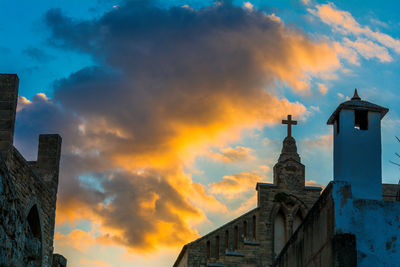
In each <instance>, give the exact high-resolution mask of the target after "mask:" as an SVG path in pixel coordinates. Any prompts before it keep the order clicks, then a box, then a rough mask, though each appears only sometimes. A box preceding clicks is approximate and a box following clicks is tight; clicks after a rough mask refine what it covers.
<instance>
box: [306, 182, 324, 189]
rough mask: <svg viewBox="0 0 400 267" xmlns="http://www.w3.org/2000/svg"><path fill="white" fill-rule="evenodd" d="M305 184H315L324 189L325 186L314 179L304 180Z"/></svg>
mask: <svg viewBox="0 0 400 267" xmlns="http://www.w3.org/2000/svg"><path fill="white" fill-rule="evenodd" d="M305 184H306V186H315V187H321V188H322V189H325V186H323V185H321V184H319V183H317V182H316V181H314V180H308V181H306V183H305Z"/></svg>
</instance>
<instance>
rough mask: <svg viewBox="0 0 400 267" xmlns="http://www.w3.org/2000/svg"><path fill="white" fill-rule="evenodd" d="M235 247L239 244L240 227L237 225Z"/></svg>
mask: <svg viewBox="0 0 400 267" xmlns="http://www.w3.org/2000/svg"><path fill="white" fill-rule="evenodd" d="M234 244H235V246H234V248H235V249H238V245H239V227H238V226H237V225H236V226H235V243H234Z"/></svg>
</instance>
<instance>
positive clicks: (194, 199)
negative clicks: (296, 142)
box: [16, 1, 340, 251]
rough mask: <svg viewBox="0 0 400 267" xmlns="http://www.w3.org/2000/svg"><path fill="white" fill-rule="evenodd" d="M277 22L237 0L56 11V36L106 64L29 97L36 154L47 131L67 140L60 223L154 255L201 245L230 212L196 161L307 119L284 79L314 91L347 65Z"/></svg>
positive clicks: (52, 21)
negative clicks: (207, 225) (200, 228)
mask: <svg viewBox="0 0 400 267" xmlns="http://www.w3.org/2000/svg"><path fill="white" fill-rule="evenodd" d="M277 18H278V17H276V16H271V15H268V14H266V13H264V12H263V11H259V10H256V9H255V8H253V9H249V8H248V7H247V8H243V7H238V6H234V5H233V4H231V3H220V4H218V5H215V6H210V7H204V8H201V9H197V10H195V9H190V8H186V7H172V8H169V9H165V8H164V9H162V8H158V7H155V6H154V5H152V3H151V2H150V1H127V2H123V3H122V4H121V5H120V6H119V7H118V8H116V9H112V10H110V11H109V12H107V13H105V14H104V15H103V16H101V17H99V18H95V19H93V20H83V21H82V20H77V19H74V18H71V17H68V16H66V15H64V13H63V12H62V11H61V10H59V9H52V10H50V11H48V12H47V14H46V16H45V23H46V25H47V27H48V29H49V30H50V33H51V37H50V38H49V39H48V42H49V43H50V44H51V45H52V46H53V47H54V48H58V49H63V50H67V51H77V52H79V53H84V54H88V55H90V56H91V57H92V58H93V60H94V61H95V63H96V64H95V65H94V66H88V67H84V68H82V69H80V70H79V71H77V72H74V73H72V74H71V75H70V76H69V77H67V78H64V79H59V80H57V81H56V82H55V84H54V87H55V91H54V96H53V97H52V98H51V99H50V98H48V97H47V96H45V95H43V94H37V95H35V96H34V97H33V98H32V99H31V100H29V101H28V99H25V98H21V99H20V102H19V105H20V107H19V112H18V115H17V116H18V119H17V133H18V134H17V135H16V140H17V144H18V147H23V150H25V151H24V154H25V155H31V156H32V157H34V155H32V152H31V151H34V149H35V148H33V147H32V144H31V140H35V139H36V136H37V134H38V133H47V132H58V133H60V134H61V135H62V136H63V157H62V162H61V166H62V167H61V175H60V191H59V197H58V206H57V216H56V220H57V224H58V225H61V224H65V223H68V224H71V225H74V224H76V223H77V221H79V220H82V219H86V220H88V221H92V222H95V223H97V224H99V225H100V231H101V236H102V237H103V238H107V239H108V240H109V242H113V243H114V244H119V245H121V246H124V247H127V248H129V249H133V250H136V251H149V250H155V249H159V248H161V247H173V246H180V245H181V244H183V243H185V242H188V241H190V240H193V239H194V238H196V237H198V233H197V231H196V230H195V228H194V225H196V224H198V223H199V222H201V221H204V220H206V218H207V215H208V214H212V213H215V214H226V213H228V212H229V209H228V208H227V207H226V206H225V205H224V204H223V203H221V202H219V201H218V200H217V199H216V198H215V197H214V196H213V194H212V193H210V192H208V191H207V188H206V186H205V185H203V184H201V183H198V182H194V181H193V179H192V177H191V174H190V173H187V172H185V167H186V166H190V165H191V164H192V163H193V161H194V159H195V158H196V157H197V156H199V155H208V152H209V151H210V148H211V147H214V146H215V147H228V146H229V145H230V144H231V142H233V141H237V140H239V139H240V136H241V133H242V131H243V130H245V129H260V128H261V127H263V126H264V125H274V124H276V123H278V122H280V120H281V119H282V118H283V117H285V116H286V115H287V114H288V113H290V114H292V115H293V116H295V117H296V118H303V119H304V118H305V116H306V115H307V113H308V111H307V110H306V108H305V106H304V105H302V104H301V103H298V102H290V101H289V100H288V99H286V98H284V97H282V96H281V95H280V94H279V93H278V92H277V91H276V90H275V85H276V84H277V83H278V82H282V83H284V84H287V85H288V86H290V87H291V88H292V90H293V91H294V92H295V93H299V92H300V93H301V92H306V91H308V90H309V88H310V83H311V81H312V79H313V77H314V76H320V75H323V74H331V73H332V72H334V71H335V70H337V69H338V68H339V67H340V62H339V60H338V57H337V55H336V50H335V49H334V47H333V46H332V44H330V43H326V42H323V41H316V40H313V39H311V38H310V37H308V36H307V35H306V34H304V33H302V32H299V31H296V30H295V29H293V28H287V27H285V26H284V25H283V24H282V23H281V20H280V19H277ZM220 152H221V153H219V155H220V158H221V160H222V161H225V162H227V161H238V160H242V159H245V158H248V157H249V155H250V154H251V150H249V149H246V148H245V147H241V146H237V147H234V148H231V149H222V150H221V151H220ZM259 180H260V178H258V176H256V175H253V174H252V173H251V172H247V173H240V174H237V175H231V176H225V177H224V178H223V179H222V180H221V181H220V182H216V183H214V184H213V185H212V188H211V192H213V193H214V194H227V193H229V194H234V193H241V192H244V191H248V190H250V188H251V189H252V190H254V184H255V182H257V181H259ZM251 203H254V201H250V202H248V203H247V204H246V203H245V204H243V205H244V206H243V207H250V206H251V205H252V204H251ZM70 237H71V239H72V240H76V241H78V240H80V239H82V233H79V232H73V235H71V234H70ZM57 238H58V240H59V241H58V242H63V240H65V238H66V236H65V235H64V236H62V235H60V234H57ZM83 238H84V239H83V240H84V242H89V243H90V242H92V241H93V240H94V239H91V238H93V237H91V238H90V237H86V236H83ZM71 242H73V241H71Z"/></svg>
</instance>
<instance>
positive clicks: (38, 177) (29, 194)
mask: <svg viewBox="0 0 400 267" xmlns="http://www.w3.org/2000/svg"><path fill="white" fill-rule="evenodd" d="M18 84H19V80H18V77H17V75H14V74H0V266H7V267H42V266H43V267H65V266H66V264H67V261H66V259H65V258H64V257H63V256H61V255H58V254H53V237H54V222H55V210H56V200H57V188H58V173H59V162H60V154H61V137H60V136H59V135H58V134H41V135H40V136H39V148H38V155H37V160H36V161H27V160H25V158H24V157H23V156H22V155H21V154H20V153H19V152H18V150H17V149H16V148H15V147H14V145H13V140H14V125H15V116H16V112H17V111H16V110H17V100H18Z"/></svg>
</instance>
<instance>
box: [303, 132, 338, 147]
mask: <svg viewBox="0 0 400 267" xmlns="http://www.w3.org/2000/svg"><path fill="white" fill-rule="evenodd" d="M303 142H304V144H305V146H306V147H307V148H308V149H314V148H325V149H328V148H331V147H332V143H333V136H332V134H327V135H321V136H317V137H316V138H313V139H309V138H306V139H304V141H303Z"/></svg>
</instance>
